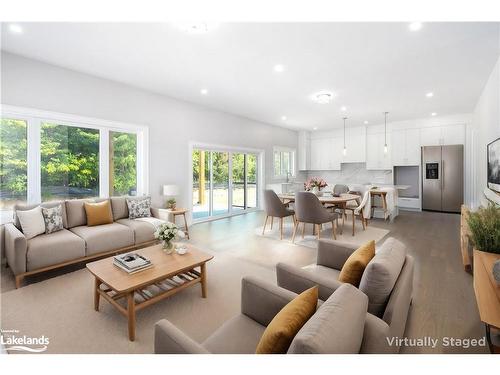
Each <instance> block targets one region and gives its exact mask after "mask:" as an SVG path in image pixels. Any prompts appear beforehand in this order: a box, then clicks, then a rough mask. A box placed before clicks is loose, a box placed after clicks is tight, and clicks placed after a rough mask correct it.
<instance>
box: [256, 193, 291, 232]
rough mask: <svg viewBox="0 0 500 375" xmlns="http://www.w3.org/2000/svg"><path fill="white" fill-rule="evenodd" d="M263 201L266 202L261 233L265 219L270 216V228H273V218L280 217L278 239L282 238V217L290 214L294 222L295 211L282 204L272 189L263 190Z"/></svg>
mask: <svg viewBox="0 0 500 375" xmlns="http://www.w3.org/2000/svg"><path fill="white" fill-rule="evenodd" d="M264 202H265V204H266V221H265V222H264V228H262V234H264V231H265V230H266V225H267V220H268V219H269V218H271V229H273V218H275V217H277V218H279V219H280V239H283V218H285V217H288V216H291V217H292V219H293V223H294V224H295V211H294V210H292V209H291V208H289V207H287V206H286V205H285V204H283V202H281V200H280V199H279V197H278V195H277V194H276V193H275V192H274V190H264Z"/></svg>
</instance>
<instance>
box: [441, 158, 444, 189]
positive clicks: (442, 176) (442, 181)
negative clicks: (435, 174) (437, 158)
mask: <svg viewBox="0 0 500 375" xmlns="http://www.w3.org/2000/svg"><path fill="white" fill-rule="evenodd" d="M441 190H444V160H441Z"/></svg>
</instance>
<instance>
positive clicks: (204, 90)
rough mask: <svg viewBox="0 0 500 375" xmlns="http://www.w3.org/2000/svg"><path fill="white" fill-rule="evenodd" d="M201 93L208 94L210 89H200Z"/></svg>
mask: <svg viewBox="0 0 500 375" xmlns="http://www.w3.org/2000/svg"><path fill="white" fill-rule="evenodd" d="M200 94H201V95H207V94H208V89H201V90H200Z"/></svg>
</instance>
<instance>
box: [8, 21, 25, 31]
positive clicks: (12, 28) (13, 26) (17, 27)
mask: <svg viewBox="0 0 500 375" xmlns="http://www.w3.org/2000/svg"><path fill="white" fill-rule="evenodd" d="M9 30H10V31H11V32H12V33H15V34H21V33H22V32H23V28H22V27H21V26H20V25H18V24H17V23H11V24H10V25H9Z"/></svg>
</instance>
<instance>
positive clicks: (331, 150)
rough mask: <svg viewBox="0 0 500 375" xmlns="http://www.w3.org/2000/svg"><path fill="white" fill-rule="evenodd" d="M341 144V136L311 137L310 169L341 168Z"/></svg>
mask: <svg viewBox="0 0 500 375" xmlns="http://www.w3.org/2000/svg"><path fill="white" fill-rule="evenodd" d="M339 144H340V140H339V138H316V139H314V138H313V139H311V150H310V155H311V161H310V170H317V171H325V170H340V161H341V156H340V155H341V154H339ZM340 152H342V151H341V150H340Z"/></svg>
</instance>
